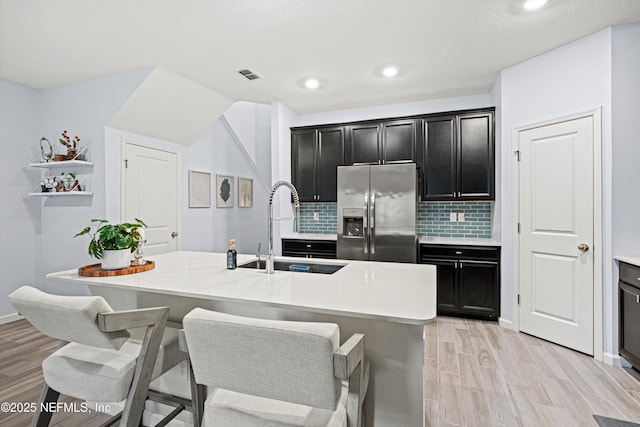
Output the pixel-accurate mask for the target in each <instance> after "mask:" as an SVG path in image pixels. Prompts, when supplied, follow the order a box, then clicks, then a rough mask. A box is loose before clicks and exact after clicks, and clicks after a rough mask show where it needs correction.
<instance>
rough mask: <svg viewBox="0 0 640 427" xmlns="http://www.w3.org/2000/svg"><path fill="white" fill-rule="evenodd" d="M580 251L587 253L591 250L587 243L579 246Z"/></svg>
mask: <svg viewBox="0 0 640 427" xmlns="http://www.w3.org/2000/svg"><path fill="white" fill-rule="evenodd" d="M578 250H579V251H582V252H586V251H588V250H589V245H587V244H586V243H580V244H579V245H578Z"/></svg>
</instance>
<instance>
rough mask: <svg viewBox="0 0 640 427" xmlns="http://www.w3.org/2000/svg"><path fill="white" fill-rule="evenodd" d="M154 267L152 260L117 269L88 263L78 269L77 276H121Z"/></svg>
mask: <svg viewBox="0 0 640 427" xmlns="http://www.w3.org/2000/svg"><path fill="white" fill-rule="evenodd" d="M154 268H156V263H155V262H154V261H150V260H147V262H146V264H144V265H131V266H129V267H126V268H121V269H118V270H103V269H102V267H101V266H100V264H90V265H85V266H84V267H80V268H79V269H78V276H86V277H105V276H122V275H124V274H134V273H142V272H143V271H148V270H152V269H154Z"/></svg>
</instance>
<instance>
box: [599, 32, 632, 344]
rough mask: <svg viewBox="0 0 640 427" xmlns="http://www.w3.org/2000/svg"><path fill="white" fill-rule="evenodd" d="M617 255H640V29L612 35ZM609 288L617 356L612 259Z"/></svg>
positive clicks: (613, 198) (613, 239) (613, 199)
mask: <svg viewBox="0 0 640 427" xmlns="http://www.w3.org/2000/svg"><path fill="white" fill-rule="evenodd" d="M612 40H613V49H612V64H613V66H612V74H613V82H612V106H613V107H612V111H613V114H612V133H613V135H612V141H613V143H612V162H613V163H612V165H613V167H612V168H611V172H612V180H611V185H610V190H611V202H612V207H611V215H612V216H611V244H612V247H611V253H612V254H613V255H632V256H633V255H638V254H640V243H639V242H640V222H639V219H640V187H639V186H638V183H640V167H638V162H639V161H640V120H639V118H640V102H639V100H640V43H639V41H640V24H633V25H625V26H620V27H614V28H613V32H612ZM607 264H608V265H609V266H610V267H611V270H612V273H613V274H612V277H611V282H610V283H608V284H610V285H611V287H610V288H609V291H610V295H611V303H612V306H613V309H612V310H611V312H612V314H613V316H614V317H613V326H612V328H611V334H612V335H611V340H610V343H611V348H610V349H609V351H611V352H612V353H613V354H617V348H618V328H617V310H616V308H617V307H618V293H617V292H616V289H617V281H618V269H617V267H616V266H615V265H614V262H613V261H612V260H609V261H608V262H607Z"/></svg>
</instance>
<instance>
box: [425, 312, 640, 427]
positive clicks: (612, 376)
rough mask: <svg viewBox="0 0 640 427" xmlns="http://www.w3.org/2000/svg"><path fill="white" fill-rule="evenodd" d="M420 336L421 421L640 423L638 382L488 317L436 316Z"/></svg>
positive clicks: (434, 423) (461, 423)
mask: <svg viewBox="0 0 640 427" xmlns="http://www.w3.org/2000/svg"><path fill="white" fill-rule="evenodd" d="M425 337H426V351H425V357H426V360H425V366H426V384H425V397H426V399H425V413H426V418H427V422H426V425H427V426H434V427H435V426H441V427H446V426H482V427H485V426H535V427H538V426H554V427H555V426H563V427H568V426H580V427H583V426H597V425H598V424H597V423H596V422H595V420H594V419H593V414H598V415H604V416H607V417H612V418H618V419H623V420H628V421H633V422H636V423H638V422H640V382H638V381H636V380H635V379H634V378H633V377H631V375H629V374H628V373H627V372H626V371H625V370H623V369H621V368H614V367H612V366H608V365H605V364H603V363H598V362H595V361H594V360H593V358H591V357H589V356H586V355H584V354H582V353H577V352H575V351H572V350H569V349H566V348H564V347H561V346H558V345H555V344H551V343H549V342H546V341H543V340H540V339H537V338H535V337H532V336H529V335H526V334H522V333H517V332H513V331H510V330H508V329H504V328H501V327H500V326H498V324H496V323H494V322H481V321H475V320H466V319H457V318H450V317H439V318H438V320H437V322H436V323H433V324H430V325H427V326H426V327H425Z"/></svg>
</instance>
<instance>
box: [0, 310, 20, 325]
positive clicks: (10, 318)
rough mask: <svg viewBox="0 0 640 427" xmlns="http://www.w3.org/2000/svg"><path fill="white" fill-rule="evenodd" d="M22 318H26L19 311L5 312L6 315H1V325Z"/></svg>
mask: <svg viewBox="0 0 640 427" xmlns="http://www.w3.org/2000/svg"><path fill="white" fill-rule="evenodd" d="M20 319H24V317H22V316H20V315H19V314H18V313H11V314H5V315H4V316H0V325H4V324H6V323H11V322H15V321H16V320H20Z"/></svg>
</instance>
